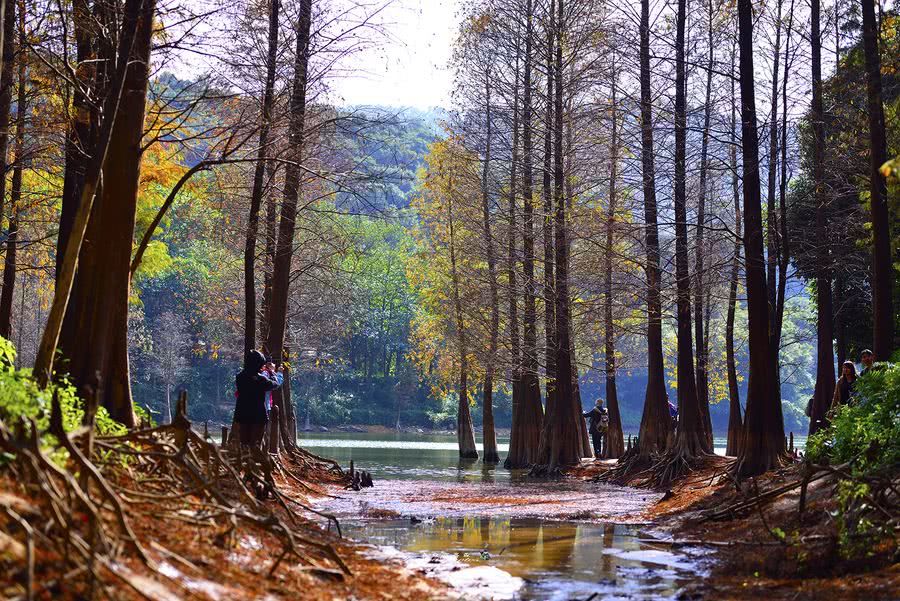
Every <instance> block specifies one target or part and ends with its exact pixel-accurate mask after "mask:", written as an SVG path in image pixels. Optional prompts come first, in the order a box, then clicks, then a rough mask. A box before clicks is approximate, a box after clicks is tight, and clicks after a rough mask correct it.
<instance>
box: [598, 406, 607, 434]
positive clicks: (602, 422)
mask: <svg viewBox="0 0 900 601" xmlns="http://www.w3.org/2000/svg"><path fill="white" fill-rule="evenodd" d="M608 428H609V411H607V410H606V409H604V410H603V413H601V414H600V419H599V420H597V429H598V430H599V431H600V432H606V430H607V429H608Z"/></svg>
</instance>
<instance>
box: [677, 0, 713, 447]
mask: <svg viewBox="0 0 900 601" xmlns="http://www.w3.org/2000/svg"><path fill="white" fill-rule="evenodd" d="M686 12H687V11H686V0H678V13H677V17H676V21H675V23H676V39H675V195H674V201H675V280H676V291H677V307H678V314H677V322H678V324H677V325H678V430H677V433H676V439H675V445H676V447H677V450H678V452H679V453H680V454H682V455H684V456H688V457H693V456H696V455H699V454H702V453H710V452H712V448H711V445H710V444H708V441H707V438H706V434H705V428H704V425H703V416H702V415H701V411H700V404H699V400H698V398H697V380H696V378H695V374H694V356H693V348H692V347H693V340H692V337H693V334H692V332H691V281H690V273H689V270H688V254H687V246H688V244H687V202H686V194H685V180H686V176H687V171H686V162H685V161H686V142H687V112H686V98H685V96H686V94H685V92H686V76H685V60H684V29H685V20H686ZM699 342H700V341H698V343H699Z"/></svg>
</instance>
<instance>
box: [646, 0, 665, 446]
mask: <svg viewBox="0 0 900 601" xmlns="http://www.w3.org/2000/svg"><path fill="white" fill-rule="evenodd" d="M640 37H641V77H640V79H641V166H642V182H643V190H644V224H645V230H644V236H645V240H646V247H647V265H646V267H645V269H644V270H645V272H646V274H647V391H646V394H645V396H644V412H643V415H642V417H641V428H640V432H639V434H638V451H639V455H640V456H641V457H642V458H648V457H649V456H650V454H652V453H659V452H662V451H664V450H665V448H666V440H667V439H668V437H669V430H670V427H671V420H670V419H669V408H668V406H667V403H666V400H667V397H668V395H667V393H666V376H665V371H664V368H663V352H662V299H661V273H660V263H659V261H660V257H659V254H660V253H659V226H658V225H657V208H656V168H655V165H654V154H653V153H654V150H653V100H652V94H653V90H652V89H651V87H650V0H641V25H640Z"/></svg>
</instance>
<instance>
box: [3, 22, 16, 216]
mask: <svg viewBox="0 0 900 601" xmlns="http://www.w3.org/2000/svg"><path fill="white" fill-rule="evenodd" d="M0 29H2V30H3V44H2V46H0V48H2V65H3V73H2V75H0V167H2V171H0V175H2V177H0V221H2V218H3V214H4V213H5V211H6V209H5V206H4V205H5V203H6V174H7V172H8V171H9V167H10V165H9V160H8V155H9V137H10V136H9V134H10V131H9V130H10V124H11V120H10V111H11V107H12V94H13V75H14V73H15V72H14V70H13V67H14V65H15V61H16V10H15V5H14V4H10V6H9V7H8V9H7V10H5V12H4V15H3V21H0Z"/></svg>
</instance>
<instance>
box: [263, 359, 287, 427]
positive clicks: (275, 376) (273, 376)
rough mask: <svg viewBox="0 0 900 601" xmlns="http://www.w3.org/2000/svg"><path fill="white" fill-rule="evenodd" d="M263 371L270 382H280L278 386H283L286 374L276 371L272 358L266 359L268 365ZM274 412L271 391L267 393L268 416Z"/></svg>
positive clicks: (279, 370)
mask: <svg viewBox="0 0 900 601" xmlns="http://www.w3.org/2000/svg"><path fill="white" fill-rule="evenodd" d="M262 371H263V372H264V373H265V374H266V375H267V376H268V377H269V379H270V380H275V381H276V382H278V385H279V386H281V385H282V384H284V373H283V370H281V369H275V364H274V363H273V362H272V358H271V357H266V364H265V365H264V366H263V368H262ZM271 411H272V392H271V391H269V392H267V393H266V414H267V415H268V414H269V413H270V412H271Z"/></svg>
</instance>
